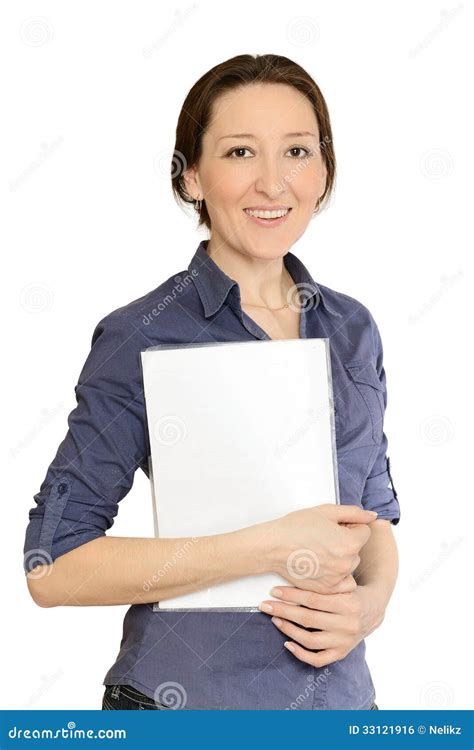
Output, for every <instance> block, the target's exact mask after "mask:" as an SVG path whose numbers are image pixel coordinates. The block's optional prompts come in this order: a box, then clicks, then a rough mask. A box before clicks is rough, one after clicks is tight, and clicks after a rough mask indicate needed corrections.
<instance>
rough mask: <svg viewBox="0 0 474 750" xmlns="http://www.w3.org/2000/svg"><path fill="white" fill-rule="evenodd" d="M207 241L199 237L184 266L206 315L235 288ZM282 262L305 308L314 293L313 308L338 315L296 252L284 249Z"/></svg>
mask: <svg viewBox="0 0 474 750" xmlns="http://www.w3.org/2000/svg"><path fill="white" fill-rule="evenodd" d="M208 242H209V240H202V241H201V242H200V243H199V246H198V249H197V250H196V252H195V254H194V256H193V258H192V260H191V262H190V264H189V266H188V271H189V273H190V274H191V275H192V279H193V281H194V284H195V286H196V289H197V291H198V294H199V297H200V298H201V302H202V304H203V307H204V315H205V317H206V318H209V317H210V316H211V315H214V314H215V313H216V312H217V311H218V310H219V309H220V308H221V307H222V305H223V304H224V302H225V300H226V298H227V296H228V294H229V292H230V290H231V289H232V288H233V287H234V286H236V287H238V283H237V281H234V279H231V278H230V276H227V274H225V273H224V271H223V270H222V269H221V268H220V267H219V266H218V265H217V263H215V262H214V260H213V259H212V258H211V257H210V256H209V255H208V254H207V245H208ZM283 262H284V264H285V266H286V268H287V270H288V272H289V273H290V275H291V277H292V279H293V280H294V282H295V284H297V285H298V290H299V292H300V295H301V298H302V304H303V306H304V307H306V305H307V304H308V301H309V300H310V299H311V298H312V297H314V296H316V300H317V302H316V304H315V305H314V307H315V308H316V307H318V305H319V304H320V303H322V305H323V307H324V308H325V309H326V310H327V311H328V312H329V313H331V315H336V316H337V317H339V318H340V317H342V316H341V313H339V312H337V311H336V310H335V309H334V308H333V307H332V306H331V305H330V304H329V303H328V300H327V295H326V293H324V294H323V292H322V291H321V288H320V287H319V286H318V285H317V284H316V282H315V281H314V280H313V278H312V277H311V275H310V273H309V271H308V270H307V268H306V267H305V266H304V265H303V263H302V262H301V261H300V259H299V258H297V257H296V255H293V253H290V252H287V253H286V255H285V256H284V257H283Z"/></svg>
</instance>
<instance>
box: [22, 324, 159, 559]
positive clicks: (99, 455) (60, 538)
mask: <svg viewBox="0 0 474 750" xmlns="http://www.w3.org/2000/svg"><path fill="white" fill-rule="evenodd" d="M141 346H143V342H142V341H140V333H139V332H137V331H136V329H135V328H134V327H133V326H131V325H127V324H126V322H125V321H124V318H123V317H122V316H121V315H120V314H118V313H116V312H114V313H111V314H110V315H108V316H106V317H105V318H104V319H103V320H101V321H100V322H99V323H98V324H97V326H96V327H95V329H94V333H93V336H92V344H91V350H90V353H89V355H88V357H87V359H86V362H85V364H84V366H83V368H82V371H81V373H80V375H79V379H78V383H77V385H76V386H75V389H74V390H75V396H76V402H77V405H76V407H75V408H74V409H73V411H71V413H70V414H69V416H68V419H67V422H68V430H67V433H66V436H65V438H64V440H63V441H62V443H61V444H60V445H59V448H58V450H57V453H56V456H55V457H54V459H53V461H52V462H51V464H50V465H49V467H48V469H47V472H46V476H45V478H44V480H43V482H42V484H41V486H40V490H39V492H38V493H37V494H36V495H35V496H34V500H35V503H36V505H35V507H33V508H32V509H31V510H30V512H29V524H28V526H27V529H26V535H25V545H24V550H23V552H24V569H25V572H27V573H28V572H30V571H31V570H32V569H33V568H34V567H35V566H36V565H38V564H43V563H45V564H50V563H51V562H53V561H54V560H55V559H56V558H57V557H59V556H60V555H63V554H64V553H66V552H69V551H70V550H72V549H74V548H76V547H79V546H80V545H82V544H84V543H86V542H89V541H91V540H92V539H96V538H97V537H100V536H103V535H105V532H106V531H107V530H108V529H110V527H111V526H112V524H113V522H114V517H115V516H116V515H117V512H118V503H119V502H120V500H122V498H123V497H125V495H126V494H127V493H128V492H129V490H130V489H131V487H132V485H133V481H134V475H135V471H136V469H137V468H138V467H141V468H142V469H143V470H144V471H145V473H146V474H148V455H149V445H148V434H147V430H146V418H145V405H144V399H143V387H142V380H141V369H140V358H139V352H140V347H141ZM143 348H145V347H144V346H143Z"/></svg>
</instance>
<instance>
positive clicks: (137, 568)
mask: <svg viewBox="0 0 474 750" xmlns="http://www.w3.org/2000/svg"><path fill="white" fill-rule="evenodd" d="M372 520H373V516H371V514H370V513H369V512H368V511H365V510H362V509H361V508H359V507H356V506H347V505H343V506H336V505H329V504H328V505H320V506H315V507H312V508H306V509H303V510H300V511H294V512H293V513H290V514H288V515H286V516H282V517H281V518H278V519H275V520H273V521H268V522H266V523H261V524H255V525H254V526H248V527H246V528H243V529H238V530H236V531H232V532H228V533H225V534H217V535H214V536H203V537H183V538H178V539H143V538H128V537H109V536H103V537H100V538H98V539H94V540H92V541H90V542H87V543H86V544H83V545H81V546H79V547H76V548H75V549H73V550H71V551H70V552H67V553H66V554H64V555H61V556H59V557H58V558H56V560H55V561H54V562H53V563H52V564H50V565H42V566H37V567H35V568H33V570H32V571H31V573H30V574H29V576H28V588H29V591H30V593H31V596H32V597H33V599H34V601H35V602H36V603H37V604H38V605H39V606H42V607H54V606H67V605H70V606H87V605H112V604H146V603H151V602H157V601H164V600H166V599H170V598H172V597H175V596H180V595H183V594H187V593H190V592H192V591H197V590H199V589H203V588H208V587H211V586H215V585H216V584H218V583H222V582H224V581H230V580H233V579H236V578H242V577H245V576H249V575H257V574H259V573H269V572H278V573H280V574H281V575H282V577H284V578H285V579H286V580H287V581H289V582H290V583H293V585H298V586H300V587H302V588H312V589H313V590H319V591H322V590H324V589H321V586H320V582H321V581H322V580H323V579H324V577H325V576H326V577H327V578H330V579H331V580H330V582H329V583H328V588H331V587H332V590H336V588H335V587H337V586H338V585H340V584H341V583H342V582H343V581H344V579H345V578H346V577H347V576H350V574H351V573H352V571H353V570H354V569H355V568H356V567H357V565H358V562H359V560H360V558H359V557H358V552H359V550H360V548H361V546H363V545H364V544H365V542H366V541H367V539H368V537H369V534H370V531H369V530H368V526H367V524H368V523H369V522H370V521H372ZM343 522H345V523H350V522H352V523H354V528H352V529H344V528H343V527H342V526H339V523H343ZM308 550H310V551H311V552H312V554H313V555H314V560H317V561H318V564H317V566H314V569H313V570H312V571H311V570H307V571H306V573H307V575H305V576H301V571H298V570H296V569H294V570H293V569H292V564H295V565H296V566H297V564H298V552H302V553H304V554H305V555H306V556H307V554H308ZM289 560H293V561H295V562H294V563H290V564H289V562H288V561H289ZM295 575H296V578H295Z"/></svg>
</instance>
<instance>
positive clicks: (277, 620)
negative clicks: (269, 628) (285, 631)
mask: <svg viewBox="0 0 474 750" xmlns="http://www.w3.org/2000/svg"><path fill="white" fill-rule="evenodd" d="M272 622H274V623H275V625H281V620H280V618H279V617H272Z"/></svg>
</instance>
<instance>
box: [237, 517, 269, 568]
mask: <svg viewBox="0 0 474 750" xmlns="http://www.w3.org/2000/svg"><path fill="white" fill-rule="evenodd" d="M274 523H275V522H272V521H268V522H263V523H258V524H255V525H253V526H247V527H246V528H244V529H240V530H239V531H237V532H236V534H238V535H240V538H239V548H240V549H241V550H242V551H243V554H244V557H245V559H246V561H247V563H246V567H247V568H248V570H249V573H248V574H249V575H257V574H261V573H272V572H274V571H275V568H276V567H277V566H276V559H277V557H276V544H275V536H276V535H275V528H274ZM242 551H241V552H240V553H239V554H242Z"/></svg>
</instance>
